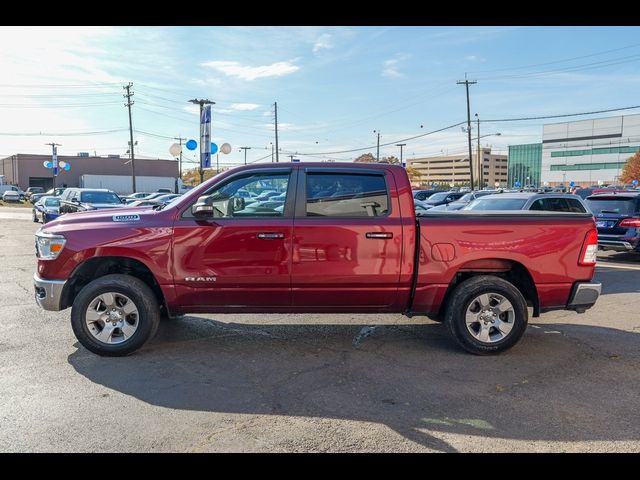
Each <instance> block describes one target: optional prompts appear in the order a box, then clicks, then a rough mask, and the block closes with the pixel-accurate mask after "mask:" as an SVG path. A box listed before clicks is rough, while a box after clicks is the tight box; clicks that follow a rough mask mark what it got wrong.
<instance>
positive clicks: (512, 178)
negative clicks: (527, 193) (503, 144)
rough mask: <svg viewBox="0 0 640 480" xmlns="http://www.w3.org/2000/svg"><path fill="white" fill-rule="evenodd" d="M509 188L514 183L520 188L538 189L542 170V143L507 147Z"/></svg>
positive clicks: (512, 186) (513, 185)
mask: <svg viewBox="0 0 640 480" xmlns="http://www.w3.org/2000/svg"><path fill="white" fill-rule="evenodd" d="M508 165H509V179H508V186H509V188H514V187H515V183H516V182H520V185H521V186H525V185H534V186H536V187H540V186H541V185H540V172H541V170H542V143H529V144H526V145H509V161H508Z"/></svg>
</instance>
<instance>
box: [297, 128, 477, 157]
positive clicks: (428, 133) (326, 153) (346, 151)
mask: <svg viewBox="0 0 640 480" xmlns="http://www.w3.org/2000/svg"><path fill="white" fill-rule="evenodd" d="M465 123H467V122H466V121H463V122H458V123H454V124H453V125H448V126H446V127H443V128H439V129H438V130H432V131H431V132H426V133H421V134H419V135H414V136H412V137H407V138H401V139H399V140H394V141H392V142H388V143H381V144H380V146H381V147H388V146H389V145H395V144H396V143H401V142H407V141H409V140H415V139H416V138H420V137H426V136H427V135H433V134H434V133H438V132H443V131H444V130H449V129H450V128H454V127H459V126H460V125H464V124H465ZM372 148H376V145H373V146H369V147H362V148H352V149H350V150H337V151H334V152H312V153H298V152H296V155H310V156H318V155H334V154H337V153H352V152H361V151H363V150H370V149H372Z"/></svg>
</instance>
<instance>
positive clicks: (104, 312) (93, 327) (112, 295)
mask: <svg viewBox="0 0 640 480" xmlns="http://www.w3.org/2000/svg"><path fill="white" fill-rule="evenodd" d="M85 322H86V324H87V328H88V329H89V332H91V334H92V335H93V337H94V338H95V339H96V340H98V341H99V342H101V343H106V344H107V345H115V344H118V343H122V342H126V341H127V340H129V339H130V338H131V337H132V336H133V334H134V333H135V332H136V330H137V329H138V325H139V323H140V322H139V314H138V307H136V305H135V303H133V300H131V299H130V298H129V297H127V296H126V295H123V294H121V293H117V292H106V293H101V294H100V295H98V296H97V297H95V298H94V299H93V300H91V302H90V303H89V306H88V307H87V311H86V312H85Z"/></svg>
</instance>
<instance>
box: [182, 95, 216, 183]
mask: <svg viewBox="0 0 640 480" xmlns="http://www.w3.org/2000/svg"><path fill="white" fill-rule="evenodd" d="M189 102H191V103H193V104H196V105H200V121H202V107H203V106H205V105H215V103H216V102H212V101H211V100H207V99H205V98H200V99H198V98H194V99H192V100H189ZM204 148H211V146H210V145H202V132H200V183H202V182H204V168H203V165H202V153H203V152H204V150H203V149H204Z"/></svg>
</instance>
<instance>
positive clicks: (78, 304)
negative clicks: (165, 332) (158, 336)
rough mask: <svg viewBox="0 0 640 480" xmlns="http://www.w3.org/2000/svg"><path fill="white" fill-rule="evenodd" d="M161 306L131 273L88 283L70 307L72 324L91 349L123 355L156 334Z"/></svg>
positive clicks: (74, 331)
mask: <svg viewBox="0 0 640 480" xmlns="http://www.w3.org/2000/svg"><path fill="white" fill-rule="evenodd" d="M159 321H160V308H159V306H158V301H157V299H156V297H155V295H154V294H153V292H152V291H151V289H150V288H149V287H148V286H147V284H146V283H144V282H143V281H142V280H140V279H138V278H136V277H132V276H130V275H120V274H114V275H105V276H104V277H100V278H98V279H96V280H94V281H92V282H90V283H89V284H87V285H86V286H85V287H84V288H83V289H82V290H81V291H80V293H79V294H78V296H77V297H76V298H75V300H74V302H73V307H72V309H71V327H72V328H73V333H74V334H75V336H76V338H77V339H78V341H79V342H80V343H81V344H82V345H83V346H84V347H85V348H86V349H87V350H89V351H91V352H93V353H96V354H98V355H102V356H107V357H120V356H124V355H129V354H130V353H132V352H134V351H136V350H137V349H139V348H140V347H142V345H144V343H145V342H146V341H147V340H150V339H151V338H153V336H154V335H155V333H156V331H157V329H158V323H159Z"/></svg>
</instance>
